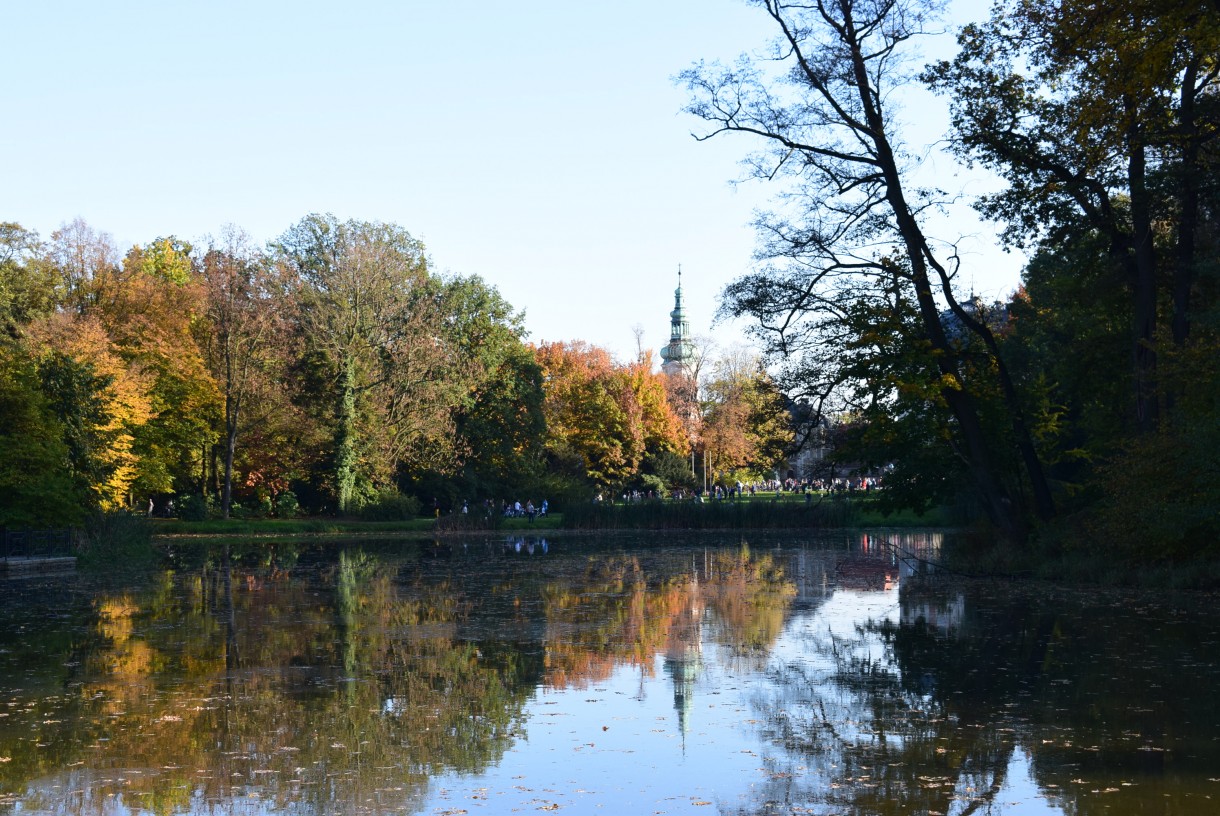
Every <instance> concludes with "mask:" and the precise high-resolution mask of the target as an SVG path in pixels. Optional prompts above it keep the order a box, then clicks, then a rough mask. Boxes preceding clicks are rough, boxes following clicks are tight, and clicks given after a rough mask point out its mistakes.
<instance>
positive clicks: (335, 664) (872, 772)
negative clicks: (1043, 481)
mask: <svg viewBox="0 0 1220 816" xmlns="http://www.w3.org/2000/svg"><path fill="white" fill-rule="evenodd" d="M940 544H941V536H940V534H936V533H898V532H893V531H871V532H856V533H851V534H847V533H843V534H838V535H835V536H831V537H813V536H809V535H805V536H800V535H786V536H779V535H748V536H746V537H745V538H744V539H743V538H742V537H741V536H740V535H729V534H725V535H719V536H717V535H704V536H700V537H682V536H675V535H672V534H653V535H650V536H621V535H616V536H601V537H591V536H576V535H563V534H559V535H554V536H548V537H546V538H542V537H511V536H510V537H505V536H492V537H469V538H466V539H453V540H449V541H443V542H433V543H427V542H397V543H395V542H382V543H363V544H359V545H356V544H350V543H345V544H336V543H329V544H325V543H319V542H317V541H280V542H276V543H274V544H268V543H265V542H264V543H260V544H257V545H256V544H253V543H246V544H244V545H241V546H234V548H233V552H232V558H231V559H230V561H229V564H230V566H229V567H228V568H226V567H225V566H224V564H225V561H224V559H223V558H222V557H221V554H220V553H219V552H212V551H208V550H207V549H205V548H203V547H202V546H196V547H191V546H186V545H176V546H175V547H174V548H173V551H172V553H171V563H170V566H169V568H168V569H165V570H163V571H160V572H158V573H156V574H154V575H151V576H144V577H143V578H141V579H139V580H136V579H130V580H126V581H123V580H118V579H114V578H110V579H106V580H101V579H98V578H93V577H90V576H86V575H82V574H75V573H68V574H64V575H52V576H31V577H24V578H7V579H0V813H20V814H86V813H88V814H214V813H237V814H289V813H291V814H332V813H352V814H359V813H370V814H378V813H420V814H432V815H434V816H441V815H444V816H456V815H457V814H478V813H486V814H499V813H531V812H536V811H558V812H562V813H570V814H578V813H579V814H595V813H600V814H606V813H615V814H619V813H631V814H636V813H639V814H683V813H687V814H689V813H694V814H707V813H721V814H825V816H831V814H835V815H846V814H859V815H860V816H864V815H865V814H894V815H895V816H897V814H928V815H929V816H967V815H968V814H975V813H978V814H991V815H992V816H998V815H999V814H1005V815H1011V814H1063V815H1064V816H1067V815H1068V814H1070V815H1071V816H1087V814H1093V813H1097V814H1100V813H1106V814H1110V815H1111V816H1113V815H1114V814H1120V815H1121V814H1146V813H1172V814H1196V813H1197V814H1213V813H1216V812H1220V695H1218V694H1217V691H1216V690H1217V688H1220V650H1218V648H1217V646H1218V645H1220V622H1218V621H1217V616H1216V615H1215V611H1214V603H1213V602H1214V598H1212V597H1211V596H1198V595H1186V596H1174V597H1167V596H1158V595H1151V594H1139V593H1133V592H1113V591H1098V590H1092V589H1089V590H1079V589H1064V588H1055V587H1048V586H1043V585H1029V584H1024V583H1021V582H994V581H991V582H988V581H968V580H963V579H960V578H947V577H943V576H937V575H936V574H929V570H928V569H926V559H928V558H930V557H934V556H935V554H936V550H937V549H938V547H939V546H940Z"/></svg>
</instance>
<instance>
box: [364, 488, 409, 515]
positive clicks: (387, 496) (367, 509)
mask: <svg viewBox="0 0 1220 816" xmlns="http://www.w3.org/2000/svg"><path fill="white" fill-rule="evenodd" d="M419 509H420V504H419V499H417V498H415V497H414V496H404V495H403V494H401V493H399V492H398V491H396V490H383V491H381V492H380V493H378V494H377V496H376V497H375V498H374V499H373V500H372V501H371V502H369V503H368V504H366V505H364V507H362V508H360V518H362V519H364V520H365V521H410V520H411V519H413V518H418V517H419Z"/></svg>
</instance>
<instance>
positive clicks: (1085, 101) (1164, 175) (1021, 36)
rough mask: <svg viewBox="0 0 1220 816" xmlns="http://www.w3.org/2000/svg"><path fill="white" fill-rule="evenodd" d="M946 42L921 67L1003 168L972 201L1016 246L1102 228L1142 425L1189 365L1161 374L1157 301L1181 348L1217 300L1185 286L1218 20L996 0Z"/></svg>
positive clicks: (1210, 132)
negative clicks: (1119, 287)
mask: <svg viewBox="0 0 1220 816" xmlns="http://www.w3.org/2000/svg"><path fill="white" fill-rule="evenodd" d="M958 41H959V44H960V46H961V50H960V53H959V55H958V56H957V57H956V58H955V59H954V60H952V61H946V62H942V63H939V64H937V65H936V66H934V67H933V68H932V69H931V70H930V71H929V72H928V73H927V79H928V80H929V81H930V82H931V84H932V86H933V87H934V88H937V89H939V90H941V91H942V92H943V93H945V94H946V95H948V96H949V97H950V101H951V104H952V113H953V125H954V138H955V141H956V146H957V149H958V151H959V152H960V154H961V155H963V156H964V157H966V158H968V159H969V160H972V161H976V162H978V163H980V164H982V165H983V166H985V167H988V168H990V169H993V170H995V171H996V172H998V173H999V174H1000V175H1001V176H1003V177H1004V179H1005V180H1006V181H1007V187H1006V188H1005V189H1003V190H1002V191H1000V192H998V193H996V194H995V195H992V196H989V197H985V198H984V199H982V201H981V202H980V209H981V210H982V212H983V213H984V214H986V215H987V216H989V217H991V218H993V219H995V220H997V221H1001V222H1004V223H1006V224H1007V225H1008V229H1007V231H1006V237H1007V239H1008V240H1009V241H1010V242H1012V243H1014V244H1018V245H1026V246H1028V245H1034V246H1037V245H1039V244H1041V245H1042V246H1044V247H1046V248H1048V249H1051V250H1052V251H1054V250H1055V248H1056V247H1059V246H1062V245H1063V244H1065V243H1066V242H1071V241H1076V240H1082V241H1085V242H1092V241H1094V240H1095V239H1094V237H1093V236H1095V235H1096V236H1100V237H1101V238H1102V239H1103V240H1104V241H1105V244H1106V253H1107V255H1108V258H1109V262H1110V263H1111V264H1112V265H1113V267H1114V269H1115V272H1116V273H1117V275H1119V276H1121V278H1122V281H1123V285H1124V287H1125V289H1126V291H1127V294H1128V297H1129V307H1128V310H1129V311H1128V315H1129V316H1128V320H1129V324H1130V327H1131V328H1130V330H1129V337H1130V340H1129V349H1130V352H1129V360H1130V361H1131V362H1130V365H1131V375H1130V376H1129V377H1128V382H1129V385H1130V393H1131V395H1132V399H1131V400H1130V403H1129V404H1130V405H1131V411H1130V415H1131V417H1132V421H1133V422H1134V424H1135V425H1136V427H1137V428H1138V429H1139V430H1140V431H1141V432H1143V433H1148V432H1151V431H1153V430H1154V429H1155V428H1156V427H1157V425H1158V422H1159V418H1160V415H1161V407H1162V403H1166V404H1168V403H1171V402H1172V401H1173V400H1174V399H1175V398H1176V397H1177V395H1178V392H1180V390H1181V389H1182V388H1184V387H1187V386H1188V385H1189V383H1190V382H1191V380H1192V379H1196V378H1189V377H1188V378H1187V379H1186V380H1185V381H1179V382H1177V383H1176V384H1175V385H1174V386H1173V387H1170V388H1166V387H1165V386H1164V384H1163V383H1162V382H1161V380H1162V374H1163V372H1161V371H1160V370H1159V366H1158V363H1159V361H1160V357H1161V356H1162V351H1163V348H1162V346H1163V345H1164V344H1162V343H1161V340H1160V338H1161V337H1162V336H1163V332H1162V331H1161V330H1160V329H1159V328H1158V327H1159V326H1161V325H1163V324H1164V323H1165V322H1166V317H1165V315H1163V314H1160V313H1159V312H1160V311H1161V307H1160V305H1159V304H1160V303H1165V304H1169V311H1170V315H1169V320H1168V322H1169V323H1170V324H1171V327H1172V331H1171V335H1172V340H1173V344H1174V346H1176V347H1178V348H1182V347H1184V346H1185V345H1186V344H1187V341H1188V338H1189V336H1190V334H1191V321H1192V318H1193V317H1197V316H1198V315H1199V314H1202V313H1205V312H1206V310H1207V309H1208V308H1210V306H1211V305H1212V304H1213V303H1214V300H1210V302H1208V303H1202V304H1201V303H1199V302H1198V298H1199V296H1200V295H1202V294H1204V292H1205V291H1206V290H1201V289H1200V288H1199V285H1198V284H1199V282H1200V281H1199V276H1200V273H1201V272H1208V271H1209V267H1210V266H1212V264H1211V263H1210V261H1207V262H1204V259H1205V256H1204V255H1202V254H1201V252H1202V251H1203V250H1204V249H1205V248H1206V249H1207V250H1208V253H1209V254H1210V255H1213V256H1214V253H1215V241H1214V237H1213V236H1214V233H1215V227H1214V225H1209V223H1208V222H1209V220H1211V216H1210V212H1211V210H1212V208H1213V206H1214V203H1213V202H1212V201H1211V200H1209V198H1214V194H1213V195H1212V196H1210V197H1209V195H1208V194H1207V190H1208V189H1209V188H1210V187H1212V186H1214V185H1212V182H1211V181H1210V180H1211V179H1213V178H1214V177H1215V174H1216V166H1215V140H1216V137H1217V134H1220V127H1218V126H1220V107H1218V106H1217V105H1216V102H1215V99H1216V91H1217V89H1218V87H1220V85H1218V83H1220V73H1218V72H1217V68H1216V60H1215V54H1216V52H1217V48H1220V19H1218V18H1217V16H1216V14H1215V12H1214V10H1208V9H1205V8H1203V7H1202V6H1200V5H1198V4H1190V3H1185V4H1184V3H1179V2H1172V0H1136V2H1130V3H1121V4H1104V5H1098V4H1095V3H1087V2H1077V0H1056V2H1052V3H1044V4H1029V3H1003V4H998V5H997V7H996V8H995V10H994V12H993V15H992V17H991V19H990V20H989V21H987V22H985V23H981V24H975V25H970V26H967V27H966V28H964V29H963V30H962V32H961V34H960V36H959V38H958ZM1210 274H1211V275H1214V272H1213V273H1210ZM1207 289H1211V290H1214V286H1209V287H1207ZM1094 294H1102V293H1100V292H1091V293H1088V295H1086V296H1092V295H1094ZM1213 297H1214V296H1213Z"/></svg>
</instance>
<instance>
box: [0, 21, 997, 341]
mask: <svg viewBox="0 0 1220 816" xmlns="http://www.w3.org/2000/svg"><path fill="white" fill-rule="evenodd" d="M6 6H7V8H5V11H4V15H3V16H4V18H5V23H4V28H5V46H4V48H3V49H0V71H2V72H3V75H4V76H8V77H10V78H15V81H12V82H11V84H9V86H8V88H7V89H6V105H5V109H6V112H7V116H6V119H7V122H6V124H5V126H4V127H3V128H2V129H0V130H2V132H0V149H2V150H3V155H4V157H5V165H6V167H5V170H4V172H3V173H2V174H0V221H16V222H18V223H20V224H21V225H22V226H24V227H26V228H29V229H35V230H37V231H38V232H39V233H40V234H41V235H42V236H43V237H47V236H49V235H50V233H51V232H52V231H53V230H55V229H56V228H57V227H59V226H60V225H61V224H63V223H66V222H69V221H71V220H73V219H75V218H78V217H80V218H83V219H85V220H86V221H87V222H88V223H89V224H90V225H91V226H92V227H93V228H95V229H98V230H101V231H104V232H108V233H110V234H112V235H113V236H114V238H115V239H116V241H117V243H118V245H119V246H120V247H121V248H123V249H125V248H127V247H130V246H132V245H134V244H139V243H146V242H148V241H150V240H152V239H154V238H156V237H161V236H168V235H176V236H178V237H181V238H185V239H187V240H195V241H198V240H200V239H202V238H203V237H204V236H207V235H215V234H219V232H220V231H221V229H222V228H223V227H225V226H226V225H229V224H232V225H236V226H238V227H241V228H242V229H244V230H245V231H246V232H247V233H248V234H249V235H250V236H251V237H252V238H253V239H255V240H256V241H257V242H260V243H261V242H265V241H269V240H272V239H274V238H275V237H277V236H279V235H280V234H282V233H283V232H284V231H285V230H286V229H287V228H288V227H289V226H291V225H292V224H294V223H296V222H297V221H299V220H300V219H301V218H302V217H304V216H305V215H307V214H309V213H313V212H320V213H325V212H328V213H333V214H335V215H336V216H337V217H339V218H340V219H344V220H346V219H349V218H353V219H359V220H369V221H385V222H392V223H395V224H398V225H400V226H402V227H404V228H406V229H407V230H408V231H410V232H411V233H412V235H414V236H415V237H416V238H419V239H420V240H422V241H423V242H424V244H425V245H426V247H427V251H428V254H429V257H430V259H431V262H432V265H433V268H434V269H436V270H438V271H440V272H442V273H448V274H460V275H472V274H477V275H479V276H481V277H482V278H483V279H484V280H486V281H487V282H488V283H490V284H492V285H494V286H495V287H496V288H498V289H499V290H500V292H501V294H503V295H504V297H505V298H506V299H507V300H508V301H509V302H510V303H511V304H513V305H514V306H515V307H516V308H518V309H521V310H524V312H525V324H526V328H527V329H528V330H529V333H530V336H529V339H530V340H532V341H534V342H549V341H557V340H576V339H579V340H584V341H587V342H590V343H593V344H595V345H599V346H603V347H606V348H608V349H610V350H611V351H612V352H613V353H614V354H615V355H616V356H618V357H619V358H620V359H624V360H625V359H628V358H630V357H634V355H635V351H636V334H635V332H636V330H637V329H641V330H642V335H641V340H642V343H643V346H644V347H645V348H652V349H658V350H659V349H660V348H661V347H662V346H664V345H665V344H666V343H667V342H668V339H669V311H670V310H671V309H672V308H673V290H674V288H675V286H676V285H677V272H678V268H679V266H681V269H682V272H683V277H682V281H683V292H684V295H685V301H686V306H687V312H688V315H689V318H690V322H691V325H692V330H693V332H694V333H695V334H696V335H701V336H706V337H708V338H710V339H711V340H712V341H713V343H714V344H715V345H716V346H719V347H721V348H728V347H731V346H733V345H737V344H740V343H742V342H744V341H743V336H744V335H743V329H744V325H743V324H732V323H724V322H721V323H719V324H716V325H713V317H714V313H715V310H716V307H717V305H718V303H719V300H718V297H719V294H720V292H721V290H722V289H723V288H724V286H725V285H727V284H728V283H729V282H730V281H732V280H733V279H735V278H737V277H739V276H741V275H744V274H746V273H747V272H748V271H750V269H751V268H752V265H753V264H754V260H753V250H754V245H755V238H754V233H753V230H752V228H751V226H750V224H751V221H752V214H753V213H754V211H755V210H756V209H758V208H760V207H764V206H765V205H766V202H767V200H768V198H769V197H770V196H772V195H773V194H774V193H775V192H776V190H774V189H768V188H767V187H766V186H764V185H758V184H742V185H735V184H733V183H732V182H733V180H734V179H739V178H741V176H742V174H743V172H744V171H743V170H742V168H741V166H740V161H741V159H743V158H744V157H745V156H746V154H747V153H748V152H749V150H750V149H751V148H752V147H755V145H751V144H749V143H748V142H746V141H744V140H741V139H734V138H717V139H712V140H710V141H707V142H698V141H696V140H695V139H694V138H693V137H692V135H691V134H692V132H693V131H697V130H698V129H699V127H700V124H701V123H700V122H698V121H697V120H695V119H694V118H693V117H691V116H689V115H687V114H684V113H683V112H682V107H683V105H684V104H685V103H686V101H687V95H686V92H685V90H684V89H683V88H682V87H680V86H679V85H678V84H677V83H676V82H675V81H674V77H675V76H676V75H677V74H678V73H679V72H680V71H682V70H683V69H684V68H687V67H688V66H690V65H691V64H692V63H693V62H696V61H698V60H708V61H711V60H715V59H719V60H722V61H731V60H732V59H734V58H735V57H736V56H737V55H738V54H740V53H742V52H747V51H752V50H756V49H759V48H761V47H762V46H763V45H764V44H765V42H766V41H767V39H768V38H769V37H770V36H771V33H772V32H771V30H770V29H769V28H768V26H767V21H766V19H765V18H764V17H763V15H761V14H760V12H759V11H758V10H757V9H752V8H750V7H749V6H748V5H747V4H745V3H744V2H741V0H615V2H559V0H516V2H506V1H503V0H469V2H465V3H458V2H452V0H397V2H393V1H391V0H382V1H379V2H375V1H374V0H347V2H344V3H342V4H338V3H333V2H328V3H317V2H308V1H307V0H292V2H279V1H278V0H277V1H274V2H273V1H271V0H239V1H238V2H230V0H215V1H214V2H208V3H186V2H166V0H157V1H156V2H153V1H151V0H150V1H149V2H124V1H123V0H113V2H108V3H97V2H80V1H76V2H63V1H60V0H43V1H42V2H37V3H29V2H27V3H19V2H15V0H10V2H8V3H6ZM986 6H987V3H986V0H955V2H954V3H953V5H952V11H953V16H952V18H951V19H952V20H954V21H964V20H968V19H981V18H982V17H983V16H984V14H985V12H986ZM951 46H952V40H951V38H948V37H946V38H944V40H943V41H942V43H941V44H940V46H939V47H941V48H943V49H951ZM942 53H944V54H945V55H947V54H948V53H951V51H944V52H942ZM905 107H906V110H905V111H904V112H903V113H902V114H901V115H902V116H903V119H904V121H906V122H907V124H908V126H909V131H908V132H909V133H910V134H911V141H912V144H916V143H922V142H924V141H927V142H934V141H935V140H937V139H938V138H939V137H940V136H941V135H943V133H944V131H945V129H946V127H947V114H946V113H945V110H944V105H943V103H940V102H938V101H937V100H935V99H933V98H931V97H929V96H927V95H924V96H921V97H919V98H916V99H913V100H911V101H910V102H908V103H907V105H906V106H905ZM925 165H926V167H925V170H926V171H927V172H932V173H934V174H936V175H935V180H936V181H937V182H938V183H939V184H940V186H943V187H947V188H949V189H953V190H955V191H956V190H959V189H960V190H964V191H966V192H967V193H971V192H976V191H978V190H979V189H981V187H980V185H986V184H987V182H986V181H985V180H979V179H977V178H975V177H974V176H972V175H970V174H968V173H964V172H963V171H961V170H960V169H958V168H955V167H954V166H953V165H952V164H951V163H950V162H949V161H948V160H947V159H945V158H944V157H938V156H936V154H935V153H931V154H928V160H927V161H926V162H925ZM963 209H964V208H963ZM938 228H939V229H940V230H941V231H942V232H945V233H946V234H949V235H950V236H951V237H953V238H957V237H958V236H960V235H969V236H971V238H970V240H969V241H968V247H967V248H968V252H969V253H970V254H969V255H968V256H967V257H968V260H969V261H970V263H971V266H972V270H971V271H970V273H969V280H970V282H971V283H972V284H973V286H974V288H975V289H976V291H979V292H980V293H984V294H988V295H996V296H999V295H1002V294H1005V293H1007V292H1009V291H1011V290H1012V289H1014V288H1015V287H1016V285H1017V283H1018V276H1019V271H1020V266H1021V259H1020V258H1017V257H1014V256H1009V255H1006V254H1003V253H1001V252H998V251H997V250H996V248H995V246H994V244H995V238H994V234H995V231H994V229H993V228H991V227H990V226H988V225H980V224H978V223H977V222H974V221H971V220H970V218H969V216H968V215H967V214H963V213H961V212H959V213H957V214H956V215H954V216H952V217H951V218H950V219H949V220H946V221H944V223H942V224H940V225H939V226H938Z"/></svg>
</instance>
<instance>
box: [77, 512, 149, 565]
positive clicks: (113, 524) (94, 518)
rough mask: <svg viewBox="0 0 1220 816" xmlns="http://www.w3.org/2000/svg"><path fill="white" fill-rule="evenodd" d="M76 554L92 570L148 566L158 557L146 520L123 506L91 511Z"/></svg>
mask: <svg viewBox="0 0 1220 816" xmlns="http://www.w3.org/2000/svg"><path fill="white" fill-rule="evenodd" d="M77 555H78V556H79V558H80V562H81V564H82V566H84V567H85V568H87V569H93V570H128V569H149V568H151V567H152V566H154V565H155V564H156V561H157V554H156V551H155V550H154V549H153V546H152V533H151V530H150V529H149V524H148V520H147V519H145V518H144V517H143V516H139V515H135V514H133V513H129V512H127V511H125V510H124V511H120V512H117V513H102V512H100V511H99V512H95V513H94V514H93V515H91V516H90V517H89V519H88V521H87V522H86V523H85V536H84V541H83V542H82V543H81V544H80V546H79V549H78V551H77Z"/></svg>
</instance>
